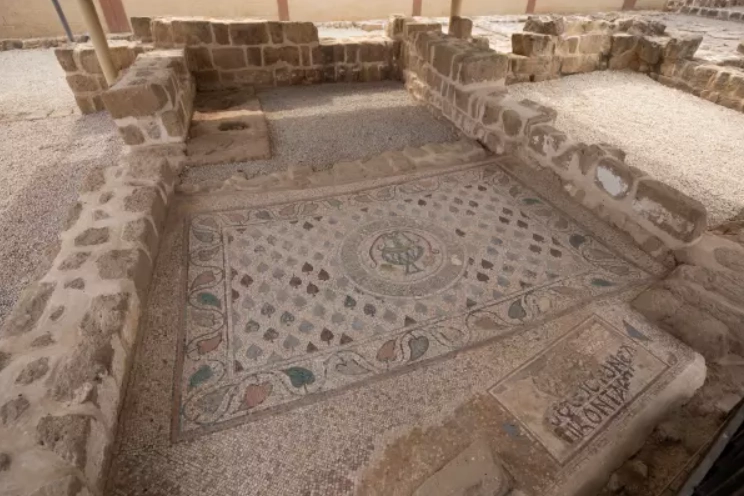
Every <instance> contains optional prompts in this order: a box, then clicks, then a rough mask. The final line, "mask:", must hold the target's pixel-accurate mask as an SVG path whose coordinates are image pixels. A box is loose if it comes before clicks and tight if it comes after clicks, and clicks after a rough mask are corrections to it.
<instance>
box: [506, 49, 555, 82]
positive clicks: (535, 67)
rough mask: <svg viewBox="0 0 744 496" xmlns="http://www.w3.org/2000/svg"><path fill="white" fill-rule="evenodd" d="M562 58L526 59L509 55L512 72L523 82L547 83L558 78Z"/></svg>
mask: <svg viewBox="0 0 744 496" xmlns="http://www.w3.org/2000/svg"><path fill="white" fill-rule="evenodd" d="M560 67H561V58H560V57H553V56H544V57H524V56H521V55H514V54H510V55H509V68H510V72H511V73H512V74H514V75H515V76H517V77H519V78H521V80H523V81H545V80H547V79H554V78H556V77H558V74H559V73H560Z"/></svg>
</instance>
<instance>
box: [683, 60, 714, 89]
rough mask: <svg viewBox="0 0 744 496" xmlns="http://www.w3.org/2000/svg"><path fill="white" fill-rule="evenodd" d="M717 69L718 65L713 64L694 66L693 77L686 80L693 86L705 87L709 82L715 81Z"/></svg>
mask: <svg viewBox="0 0 744 496" xmlns="http://www.w3.org/2000/svg"><path fill="white" fill-rule="evenodd" d="M719 71H720V67H719V66H715V65H699V66H696V67H695V68H694V70H693V77H692V79H689V80H688V82H689V83H690V86H692V87H693V88H697V89H701V90H702V89H706V88H708V85H709V84H711V83H712V82H713V81H715V79H716V77H717V76H718V73H719Z"/></svg>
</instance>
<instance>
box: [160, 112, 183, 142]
mask: <svg viewBox="0 0 744 496" xmlns="http://www.w3.org/2000/svg"><path fill="white" fill-rule="evenodd" d="M161 121H162V123H163V127H164V128H165V132H166V133H168V136H170V137H172V138H181V140H183V139H184V138H185V137H186V133H187V132H188V130H189V121H188V118H187V115H186V112H185V111H184V109H183V106H182V105H180V104H179V105H178V106H177V107H176V108H175V109H173V110H166V111H165V112H163V114H162V116H161Z"/></svg>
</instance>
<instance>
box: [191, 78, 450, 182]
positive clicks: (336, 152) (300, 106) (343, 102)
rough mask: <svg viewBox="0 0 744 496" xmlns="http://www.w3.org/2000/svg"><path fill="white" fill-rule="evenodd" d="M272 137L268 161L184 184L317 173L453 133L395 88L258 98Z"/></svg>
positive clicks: (315, 90) (332, 88) (199, 170)
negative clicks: (294, 169)
mask: <svg viewBox="0 0 744 496" xmlns="http://www.w3.org/2000/svg"><path fill="white" fill-rule="evenodd" d="M258 98H259V100H260V101H261V106H262V108H263V111H264V112H265V113H266V119H267V121H268V125H269V132H270V134H271V151H272V158H271V159H269V160H255V161H251V162H244V163H238V164H225V165H216V166H206V167H204V166H202V167H192V168H190V169H189V170H188V171H187V172H186V173H185V175H184V177H183V183H184V184H194V183H198V182H200V181H204V180H224V179H227V178H229V177H230V176H232V175H233V174H235V173H236V172H244V173H245V174H246V176H248V177H253V176H255V175H258V174H268V173H271V172H276V171H281V170H285V169H286V168H288V167H289V166H299V167H303V166H307V167H316V168H322V167H325V166H329V165H332V164H334V163H337V162H340V161H344V160H351V161H353V160H359V159H364V158H371V157H373V156H375V155H379V154H381V153H383V152H386V151H388V150H402V149H403V148H405V147H407V146H412V147H418V146H422V145H425V144H427V143H438V142H445V141H454V140H456V139H458V133H457V131H456V130H455V129H454V127H452V126H451V125H450V124H448V123H447V122H445V121H442V120H437V119H435V118H434V116H433V115H432V114H431V113H430V112H429V111H428V110H427V108H426V107H424V106H423V105H421V104H419V103H417V102H416V101H415V100H413V99H412V98H411V96H410V95H409V94H408V93H407V92H406V90H405V89H404V88H403V86H402V84H401V83H399V82H394V81H389V82H382V83H352V84H323V85H317V86H295V87H289V88H278V89H273V90H268V91H264V92H261V93H259V94H258Z"/></svg>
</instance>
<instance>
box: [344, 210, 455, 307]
mask: <svg viewBox="0 0 744 496" xmlns="http://www.w3.org/2000/svg"><path fill="white" fill-rule="evenodd" d="M340 255H341V263H342V265H343V267H344V269H345V271H346V274H347V276H348V277H349V279H351V280H352V281H353V282H354V283H356V284H357V286H359V288H360V289H362V290H364V291H366V292H368V293H371V294H374V295H377V296H398V297H409V298H420V297H423V296H428V295H431V294H435V293H437V292H439V291H441V290H443V289H446V288H447V287H449V286H450V285H451V284H453V283H454V282H455V281H456V280H457V279H458V278H459V277H460V276H461V275H462V273H463V272H464V270H465V249H464V248H463V246H462V244H461V243H460V242H459V239H457V236H456V235H455V234H454V233H450V232H449V231H447V230H445V229H442V228H440V227H437V226H436V225H433V224H430V223H428V222H425V221H421V220H418V219H414V218H411V217H394V218H391V219H385V220H378V221H374V222H370V223H368V224H365V225H363V226H361V227H360V228H358V229H356V230H355V231H352V232H351V233H350V234H349V235H348V236H347V237H346V239H344V241H343V243H342V245H341V252H340Z"/></svg>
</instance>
